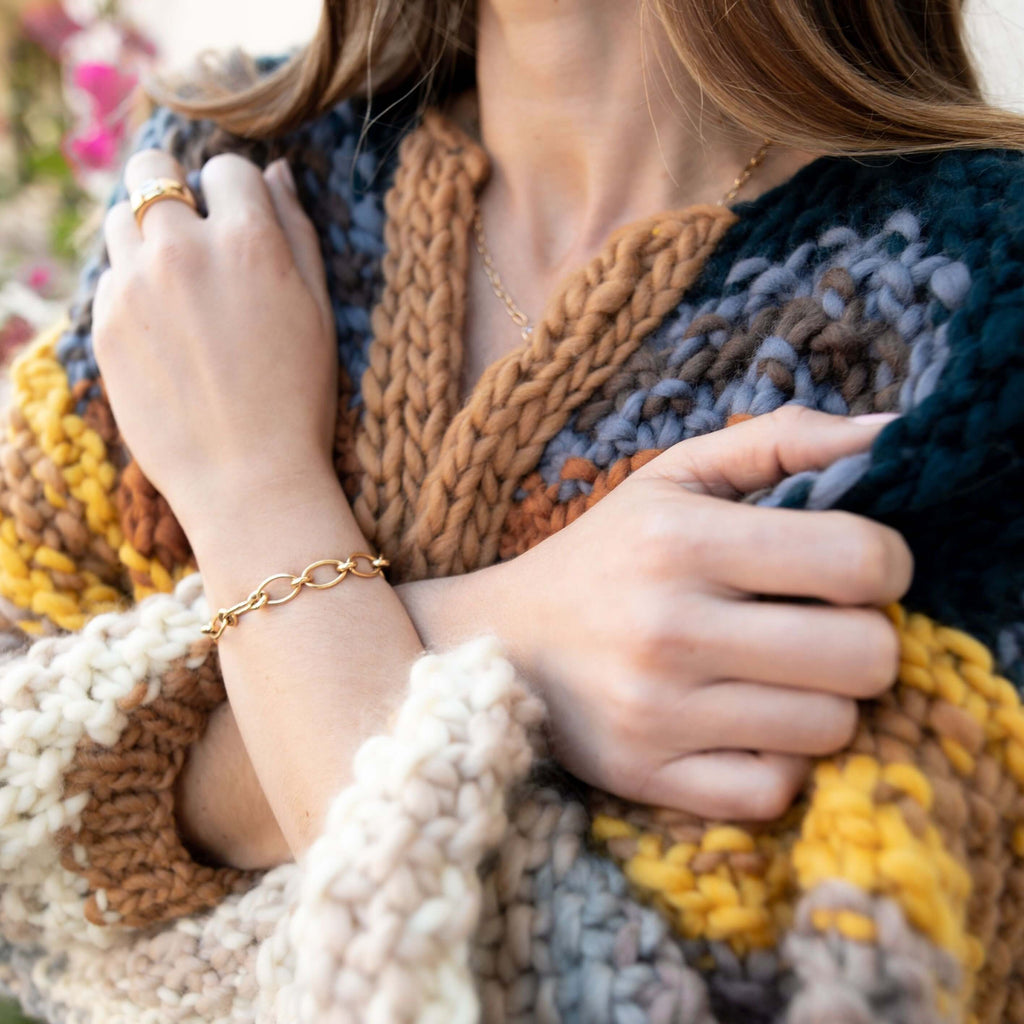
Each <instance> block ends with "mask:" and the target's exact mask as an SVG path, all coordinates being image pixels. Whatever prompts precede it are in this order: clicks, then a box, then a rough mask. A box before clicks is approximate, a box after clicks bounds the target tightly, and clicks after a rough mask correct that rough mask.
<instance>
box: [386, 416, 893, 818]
mask: <svg viewBox="0 0 1024 1024" xmlns="http://www.w3.org/2000/svg"><path fill="white" fill-rule="evenodd" d="M880 426H881V424H879V423H877V422H875V423H870V424H863V423H858V422H856V421H850V420H846V419H842V418H838V417H833V416H826V415H824V414H821V413H815V412H810V411H808V410H806V409H801V408H797V407H789V408H785V409H782V410H780V411H779V412H777V413H773V414H772V415H768V416H761V417H758V418H756V419H754V420H751V421H749V422H747V423H744V424H741V425H739V426H735V427H731V428H729V429H728V430H724V431H720V432H718V433H715V434H710V435H707V436H705V437H701V438H697V439H694V440H690V441H684V442H683V443H681V444H678V445H676V446H675V447H673V448H672V449H670V450H669V451H667V452H665V453H664V454H663V455H661V456H659V457H658V458H657V459H655V460H654V461H653V462H651V463H650V464H649V465H647V466H646V467H645V468H643V469H642V470H640V471H638V472H636V473H635V474H633V476H632V477H630V478H629V480H627V481H626V482H625V483H623V484H622V485H621V486H620V487H618V488H617V489H616V490H615V491H613V492H612V493H611V494H610V495H609V496H608V497H606V498H604V499H603V500H602V501H601V502H600V503H599V504H598V505H596V506H595V507H594V508H593V509H591V510H590V511H589V512H587V513H586V514H585V515H583V516H582V517H580V519H578V520H577V521H576V522H575V523H573V524H572V525H571V526H569V527H567V528H566V529H565V530H563V531H562V532H560V533H558V534H556V535H555V536H553V537H551V538H549V539H548V540H546V541H544V542H543V543H541V544H539V545H538V546H537V547H536V548H534V549H532V550H531V551H529V552H527V553H526V554H525V555H522V556H520V557H519V558H516V559H515V560H513V561H511V562H509V563H506V564H503V565H498V566H494V567H492V568H490V569H486V570H483V571H482V572H479V573H475V574H473V575H472V576H469V577H466V578H464V579H463V580H461V581H459V580H443V581H433V582H426V583H423V584H413V585H411V586H409V587H402V588H400V590H399V592H400V594H401V595H402V597H403V600H404V601H405V603H406V606H407V608H409V610H410V613H411V614H412V617H413V621H414V622H415V623H416V624H417V627H418V628H419V630H420V634H421V635H422V636H424V638H425V639H426V640H427V642H428V643H433V642H437V641H452V640H457V639H462V638H463V637H464V636H468V635H471V634H474V633H478V632H481V631H484V630H490V631H492V632H494V633H497V634H498V635H499V636H500V637H501V638H502V639H503V640H504V641H505V643H506V644H507V645H508V647H509V649H510V651H511V653H512V654H513V656H514V659H515V660H516V662H517V663H518V665H519V666H520V668H521V669H522V671H523V672H524V674H525V675H526V677H527V678H528V679H531V680H532V681H534V682H535V683H536V684H537V685H538V687H539V689H540V691H541V692H542V694H543V696H544V698H545V700H546V702H547V705H548V710H549V721H550V729H551V734H552V738H553V742H554V752H555V755H556V756H557V758H558V759H559V760H560V761H561V762H562V763H564V764H565V765H566V766H567V767H568V768H569V769H570V770H572V771H573V772H574V773H575V774H576V775H578V776H579V777H581V778H583V779H585V780H586V781H588V782H591V783H593V784H595V785H597V786H600V787H601V788H603V789H607V790H609V791H611V792H613V793H616V794H618V795H620V796H624V797H629V798H632V799H634V800H638V801H642V802H645V803H653V804H661V805H665V806H670V807H676V808H680V809H683V810H687V811H691V812H694V813H696V814H700V815H703V816H706V817H710V818H734V819H735V818H740V819H742V818H771V817H775V816H777V815H778V814H780V813H781V812H782V811H783V810H785V808H786V807H787V806H788V805H789V803H790V801H791V800H792V799H793V797H794V796H795V795H796V793H797V792H798V791H799V789H800V787H801V785H802V784H803V781H804V779H805V776H806V772H807V769H808V766H809V761H808V758H809V757H810V756H813V755H822V754H828V753H830V752H833V751H835V750H838V749H841V748H842V747H844V746H845V745H846V744H847V743H848V742H849V741H850V739H851V738H852V736H853V733H854V729H855V727H856V723H857V706H856V701H857V700H858V699H861V698H866V697H872V696H876V695H877V694H879V693H881V692H882V691H884V690H885V689H886V688H887V687H889V686H890V685H891V684H892V683H893V682H894V680H895V676H896V668H897V661H898V652H899V647H898V643H897V639H896V634H895V631H894V630H893V628H892V626H891V625H890V624H889V622H888V620H887V619H886V618H885V616H884V615H883V614H882V613H881V612H880V611H878V610H877V608H878V607H879V606H882V605H885V604H888V603H890V602H892V601H895V600H897V599H899V598H900V597H901V596H902V595H903V593H904V592H905V591H906V589H907V588H908V587H909V585H910V578H911V572H912V563H911V556H910V553H909V550H908V549H907V547H906V545H905V544H904V543H903V541H902V539H901V538H900V537H899V535H898V534H896V533H895V532H894V531H892V530H890V529H888V528H886V527H884V526H880V525H878V524H876V523H873V522H870V521H868V520H866V519H861V518H858V517H855V516H852V515H848V514H845V513H841V512H804V511H790V510H779V509H766V508H758V507H756V506H751V505H744V504H740V503H737V502H736V501H735V498H736V497H737V496H738V495H741V494H746V493H750V492H752V491H755V490H758V489H760V488H762V487H765V486H769V485H771V484H773V483H775V482H777V481H778V480H779V479H781V478H782V477H783V476H785V475H787V474H790V473H795V472H799V471H801V470H806V469H812V468H821V467H824V466H826V465H828V464H830V463H831V462H834V461H835V460H836V459H838V458H840V457H842V456H844V455H849V454H853V453H855V452H858V451H861V450H863V449H865V448H866V447H867V446H868V445H869V444H870V442H871V441H872V440H873V439H874V437H875V435H876V433H877V432H878V429H879V428H880ZM794 599H811V600H812V601H813V602H814V603H810V604H808V603H796V602H795V601H794Z"/></svg>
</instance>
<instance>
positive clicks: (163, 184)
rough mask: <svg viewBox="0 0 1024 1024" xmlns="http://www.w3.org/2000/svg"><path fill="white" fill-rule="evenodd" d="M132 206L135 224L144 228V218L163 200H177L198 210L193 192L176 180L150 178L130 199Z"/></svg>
mask: <svg viewBox="0 0 1024 1024" xmlns="http://www.w3.org/2000/svg"><path fill="white" fill-rule="evenodd" d="M129 198H130V201H131V204H132V213H133V214H135V223H136V224H138V225H139V227H140V228H141V227H142V218H143V216H145V213H146V211H147V210H148V209H149V208H150V207H151V206H152V205H153V204H154V203H159V202H160V201H161V200H162V199H175V200H177V201H178V202H179V203H187V204H188V205H189V206H191V207H192V209H193V210H197V209H198V206H197V204H196V197H195V196H194V195H192V190H191V189H190V188H188V187H187V186H185V185H183V184H182V183H181V182H180V181H175V180H174V178H150V179H149V181H145V182H143V183H142V185H141V186H140V187H139V188H137V189H136V190H135V191H134V192H133V193H132V194H131V196H130V197H129Z"/></svg>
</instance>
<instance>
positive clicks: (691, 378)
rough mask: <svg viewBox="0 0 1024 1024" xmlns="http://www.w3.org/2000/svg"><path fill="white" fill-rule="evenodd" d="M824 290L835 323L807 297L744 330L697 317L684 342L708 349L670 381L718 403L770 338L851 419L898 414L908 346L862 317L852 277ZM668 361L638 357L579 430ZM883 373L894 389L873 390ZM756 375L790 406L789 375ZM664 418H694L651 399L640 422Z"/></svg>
mask: <svg viewBox="0 0 1024 1024" xmlns="http://www.w3.org/2000/svg"><path fill="white" fill-rule="evenodd" d="M821 288H822V289H827V290H832V291H834V292H836V293H837V294H838V295H839V296H840V297H841V298H842V299H843V300H844V303H845V309H844V311H843V315H842V316H841V317H840V318H839V319H833V318H832V317H830V316H829V315H828V314H827V313H826V312H825V310H824V309H823V308H822V306H821V302H820V301H819V300H818V299H817V298H812V297H810V296H807V297H801V298H796V299H792V300H790V301H789V302H787V303H785V304H784V305H782V306H780V307H769V308H768V309H764V310H762V311H761V313H759V314H758V315H757V316H756V317H754V319H753V322H752V324H751V326H750V329H749V330H741V331H736V330H735V329H734V328H733V327H732V325H731V324H730V323H729V321H727V320H725V319H724V318H723V317H721V316H718V315H716V314H706V315H704V316H700V317H697V318H696V319H695V320H694V321H693V323H691V324H690V326H689V328H688V329H687V331H686V334H685V337H687V338H699V337H702V336H703V337H704V338H705V339H706V343H705V344H704V346H703V347H702V348H700V349H699V350H698V351H697V352H695V353H694V354H693V355H691V356H690V358H689V359H687V360H686V361H685V362H684V363H682V364H681V365H680V366H678V367H676V368H674V369H673V370H672V372H671V376H672V377H674V378H675V379H676V380H680V381H684V382H686V383H688V384H694V385H697V384H703V383H709V384H711V385H712V388H713V391H714V394H715V396H716V397H718V396H719V395H721V393H722V392H723V390H724V389H725V387H726V385H727V384H729V383H730V382H731V381H733V380H735V379H736V378H737V376H742V374H744V373H745V372H746V371H747V369H748V368H749V366H750V365H751V363H752V362H754V361H755V356H756V354H757V351H758V349H759V348H760V347H761V345H762V343H763V342H764V340H765V339H766V338H768V337H769V336H772V335H775V336H778V337H781V338H783V339H785V340H786V341H787V342H788V343H789V344H790V345H791V346H792V347H793V349H794V351H795V352H796V353H797V354H798V355H800V356H805V357H806V359H807V363H808V366H809V368H810V371H811V376H812V378H813V380H814V382H815V383H816V384H831V385H832V386H833V387H835V388H836V389H837V390H838V391H839V393H840V394H841V395H842V396H843V398H844V399H845V401H846V403H847V405H848V406H849V408H850V414H851V415H855V416H856V415H861V414H864V413H870V412H892V411H893V410H895V409H896V408H897V402H898V398H899V386H900V383H901V382H902V381H903V380H904V379H905V377H906V372H907V359H908V354H907V345H906V342H905V341H904V340H903V339H902V338H901V337H900V335H899V333H898V332H897V331H896V330H895V329H894V328H893V327H891V326H890V325H888V324H886V323H882V322H879V321H878V320H872V319H869V318H868V317H867V316H866V315H865V310H864V300H863V299H862V298H860V297H858V296H857V294H856V284H855V282H854V280H853V278H852V277H851V276H850V273H849V271H847V270H843V269H841V268H833V269H832V270H829V271H828V272H827V273H826V274H825V276H824V277H823V278H822V281H821ZM718 332H725V333H726V334H727V338H726V340H725V341H724V342H723V343H721V344H719V345H716V344H714V343H712V341H711V338H712V336H713V335H715V334H717V333H718ZM669 354H670V353H669V351H668V350H662V351H652V350H651V349H649V348H646V347H645V348H641V349H639V350H638V351H637V352H636V354H635V355H634V356H633V357H632V358H631V359H629V360H628V361H627V362H626V363H625V364H624V365H623V366H622V368H621V369H620V370H619V372H618V373H616V374H614V375H613V376H612V377H610V378H609V379H608V381H607V383H606V384H605V385H604V387H602V388H601V390H600V392H599V394H598V395H597V396H596V397H595V398H594V399H593V400H592V401H590V402H588V403H587V405H586V407H585V408H583V409H581V410H580V414H579V417H578V419H577V423H576V426H577V429H578V430H580V431H584V432H585V431H588V430H590V429H592V428H593V426H594V424H596V423H597V422H598V421H599V420H601V419H603V418H604V417H605V416H607V415H609V414H610V413H611V412H613V411H615V410H616V409H619V408H621V407H622V404H623V402H625V401H626V399H627V397H629V396H631V395H633V394H635V393H636V392H637V391H639V390H642V389H643V390H646V389H649V388H651V387H653V386H654V385H655V384H656V383H657V382H658V381H660V380H664V379H665V378H666V367H665V360H666V359H667V358H668V355H669ZM883 366H884V367H886V368H887V370H888V372H889V374H890V377H891V380H892V381H893V383H891V384H888V385H886V386H884V387H877V386H876V381H877V378H878V374H879V370H880V369H881V368H882V367H883ZM757 373H758V375H759V376H760V375H762V374H764V375H766V376H768V377H769V378H770V379H771V381H772V383H773V384H774V385H775V386H776V387H777V388H779V390H780V391H781V392H782V393H783V394H784V395H785V396H786V397H787V398H791V397H792V396H793V393H794V379H793V374H792V371H791V370H790V369H789V368H788V367H786V366H784V365H783V364H782V363H781V362H779V361H778V360H775V359H765V360H762V361H759V362H758V363H757ZM665 410H671V411H672V412H673V413H675V414H676V415H677V416H686V415H688V414H689V413H690V412H691V411H692V410H693V399H692V398H690V397H687V396H677V397H666V396H662V395H650V396H648V398H647V399H646V401H645V402H644V405H643V408H642V411H641V413H640V415H641V416H642V418H643V419H645V420H651V419H653V418H654V417H655V416H657V415H658V414H659V413H661V412H663V411H665Z"/></svg>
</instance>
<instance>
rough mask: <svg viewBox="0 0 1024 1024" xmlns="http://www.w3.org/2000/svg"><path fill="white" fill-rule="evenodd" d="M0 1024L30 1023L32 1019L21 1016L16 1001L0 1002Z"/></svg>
mask: <svg viewBox="0 0 1024 1024" xmlns="http://www.w3.org/2000/svg"><path fill="white" fill-rule="evenodd" d="M0 1024H32V1021H30V1020H29V1019H28V1017H25V1016H22V1014H21V1012H20V1011H19V1009H18V1004H17V1003H7V1002H0Z"/></svg>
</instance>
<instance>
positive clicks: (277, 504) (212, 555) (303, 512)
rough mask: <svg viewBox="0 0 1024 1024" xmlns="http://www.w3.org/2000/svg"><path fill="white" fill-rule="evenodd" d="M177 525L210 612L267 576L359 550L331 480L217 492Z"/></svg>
mask: <svg viewBox="0 0 1024 1024" xmlns="http://www.w3.org/2000/svg"><path fill="white" fill-rule="evenodd" d="M183 526H184V527H185V531H186V534H187V535H188V538H189V541H190V542H191V544H192V549H193V552H194V553H195V557H196V561H197V563H198V565H199V570H200V572H201V573H202V574H203V583H204V586H205V589H206V593H207V597H208V599H209V601H210V604H211V606H213V607H220V606H222V605H231V604H234V603H236V602H237V601H239V600H241V599H242V598H244V596H245V595H246V594H247V593H249V592H250V591H252V589H253V588H254V587H255V586H256V585H257V584H258V583H259V582H260V581H261V580H262V579H265V578H266V577H267V576H270V575H273V574H275V573H284V572H287V573H294V574H298V573H301V572H302V570H303V569H304V568H305V567H306V566H307V565H309V564H310V563H311V562H314V561H319V560H320V559H323V558H339V559H343V558H346V557H348V556H349V555H351V554H355V553H356V552H360V551H367V545H366V540H365V538H364V537H363V535H362V532H361V531H360V530H359V527H358V525H357V524H356V522H355V517H354V516H353V515H352V510H351V508H350V506H349V504H348V500H347V499H346V497H345V494H344V492H343V491H342V489H341V486H340V484H339V483H338V481H337V479H336V478H334V477H333V476H332V477H331V478H330V479H327V478H325V477H320V476H317V477H311V476H308V475H302V476H300V477H298V478H293V479H286V478H284V477H275V478H274V480H273V482H272V483H271V484H267V485H265V486H263V487H259V486H256V485H253V484H252V483H247V484H246V485H245V486H244V487H241V488H239V489H234V490H232V489H224V490H219V491H218V492H217V493H216V494H213V495H211V496H210V500H209V502H208V503H207V505H206V507H205V509H204V511H203V515H202V516H201V517H196V518H194V519H193V520H192V521H191V522H190V523H189V524H183ZM373 553H374V554H376V552H373Z"/></svg>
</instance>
